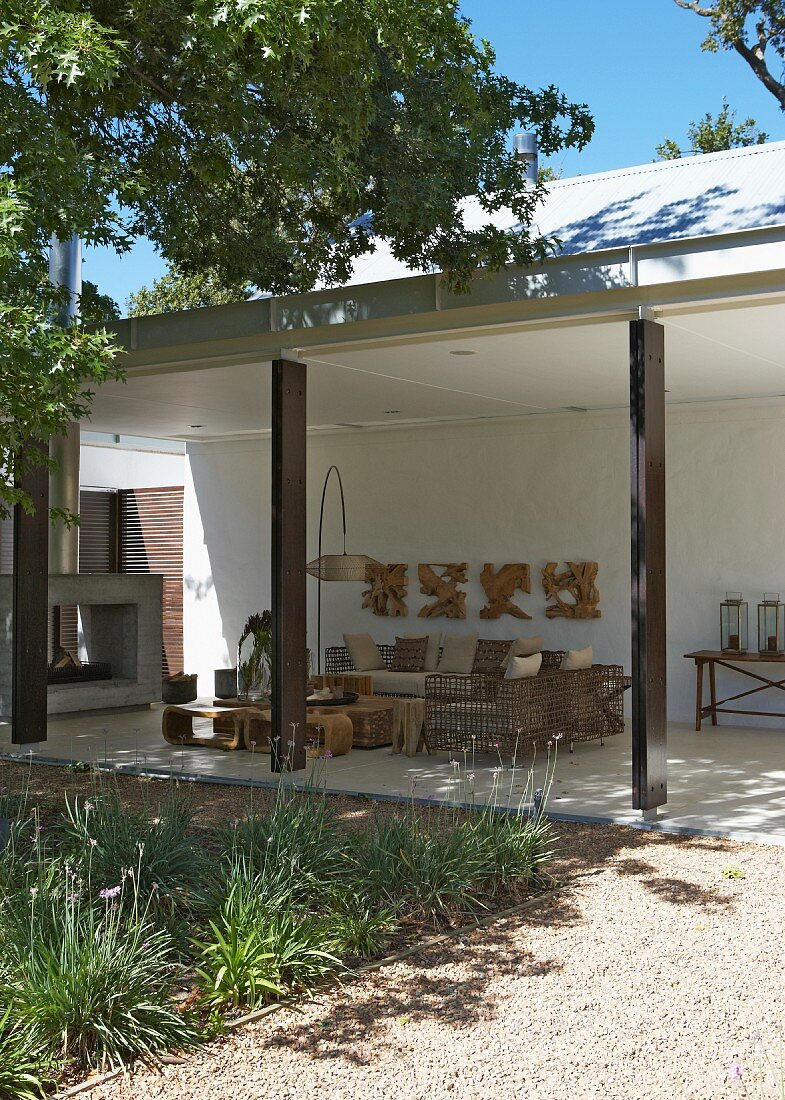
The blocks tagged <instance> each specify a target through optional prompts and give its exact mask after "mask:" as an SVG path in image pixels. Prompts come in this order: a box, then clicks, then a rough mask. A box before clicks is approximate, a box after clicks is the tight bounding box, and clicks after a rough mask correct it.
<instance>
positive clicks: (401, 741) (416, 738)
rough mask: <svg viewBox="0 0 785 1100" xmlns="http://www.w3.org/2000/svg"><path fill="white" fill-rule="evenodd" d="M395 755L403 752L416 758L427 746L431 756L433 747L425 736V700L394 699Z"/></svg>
mask: <svg viewBox="0 0 785 1100" xmlns="http://www.w3.org/2000/svg"><path fill="white" fill-rule="evenodd" d="M392 738H393V747H392V751H393V755H396V754H397V753H399V752H401V750H403V752H405V753H406V755H407V756H416V755H417V753H418V752H419V751H420V749H421V748H422V747H423V746H425V749H426V751H427V752H428V754H429V755H430V752H431V747H430V745H429V744H428V738H427V737H426V736H425V700H424V699H417V698H415V697H411V698H409V697H399V698H396V699H393V730H392Z"/></svg>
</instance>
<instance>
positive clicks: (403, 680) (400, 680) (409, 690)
mask: <svg viewBox="0 0 785 1100" xmlns="http://www.w3.org/2000/svg"><path fill="white" fill-rule="evenodd" d="M376 648H377V649H378V650H379V653H380V654H381V656H382V660H383V661H384V668H383V669H379V670H376V669H374V670H373V671H372V672H367V673H364V674H363V675H367V676H371V677H372V678H373V693H374V695H391V696H393V697H395V698H405V697H406V696H415V697H418V698H420V699H424V698H425V681H426V678H427V677H429V676H436V675H439V674H438V673H436V672H393V671H392V670H391V669H390V665H391V664H392V660H393V654H394V652H395V646H394V645H385V644H384V643H379V642H377V643H376ZM441 655H442V650H441V649H439V656H440V657H441ZM563 656H564V652H563V651H562V650H559V649H544V650H543V651H542V667H543V669H547V668H558V667H559V665H560V664H561V661H562V657H563ZM324 671H325V672H326V673H327V674H328V675H338V674H340V673H342V672H344V673H347V672H355V671H356V670H355V667H354V665H353V664H352V658H351V657H350V655H349V650H348V649H346V648H345V646H331V647H329V648H328V649H325V651H324ZM481 671H484V670H482V669H481V668H479V667H478V666H477V665H476V664H475V667H474V668H473V669H472V674H473V675H477V674H479V673H480V672H481ZM501 671H502V670H501V669H500V670H499V674H500V673H501ZM451 678H453V679H456V678H457V679H467V678H468V677H458V676H456V675H455V674H451Z"/></svg>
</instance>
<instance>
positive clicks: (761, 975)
mask: <svg viewBox="0 0 785 1100" xmlns="http://www.w3.org/2000/svg"><path fill="white" fill-rule="evenodd" d="M560 829H561V835H562V838H563V842H564V845H565V849H566V851H567V853H568V854H567V855H566V856H564V857H562V859H561V860H560V866H559V867H558V868H557V873H559V874H563V873H567V872H569V873H572V874H575V875H578V876H580V877H578V878H577V879H576V880H575V883H574V885H573V886H572V887H571V888H570V889H569V890H568V891H566V892H565V893H564V894H563V895H562V896H560V897H559V898H557V899H553V900H550V901H548V900H543V901H541V902H540V903H539V904H538V906H537V907H536V908H535V909H533V910H531V911H529V912H528V913H527V914H526V916H525V917H517V918H514V919H509V920H507V921H505V922H503V923H499V924H497V925H494V926H492V927H491V928H489V929H485V930H482V931H477V932H474V933H472V934H471V935H468V936H466V937H465V938H463V939H461V940H459V941H453V942H451V943H449V944H447V945H443V946H440V947H438V948H435V949H433V950H431V951H430V952H428V953H427V954H422V955H419V956H415V957H413V958H411V959H408V960H406V961H405V962H402V963H398V964H396V965H394V966H391V967H389V968H386V969H385V970H383V971H381V972H380V973H376V974H373V975H372V976H370V977H368V978H366V979H364V980H363V981H362V982H359V983H356V984H352V985H347V986H345V987H344V988H343V989H339V990H336V991H334V992H331V993H329V994H328V995H325V996H324V997H323V998H322V999H321V1000H320V1002H319V1003H317V1004H312V1005H309V1006H307V1007H306V1008H305V1011H304V1012H303V1013H294V1012H292V1011H290V1010H283V1011H281V1012H278V1013H274V1014H273V1015H271V1016H270V1017H268V1018H267V1019H265V1020H264V1021H262V1022H260V1023H258V1024H255V1025H252V1026H250V1027H248V1028H247V1029H244V1030H243V1031H241V1032H238V1033H237V1034H235V1035H233V1036H231V1037H229V1038H226V1039H223V1040H221V1041H219V1042H216V1043H213V1044H212V1045H211V1046H210V1047H208V1048H207V1049H206V1050H204V1051H203V1052H201V1053H200V1054H198V1055H195V1056H194V1057H192V1058H190V1059H189V1060H188V1062H187V1064H186V1065H183V1066H177V1067H167V1068H165V1069H164V1070H163V1071H162V1072H161V1073H160V1074H158V1073H150V1072H147V1071H141V1072H140V1073H137V1074H136V1075H134V1077H133V1078H132V1079H131V1080H130V1081H122V1080H117V1081H115V1082H112V1083H110V1084H107V1085H105V1086H102V1087H101V1088H99V1089H98V1090H97V1091H95V1092H93V1094H92V1095H93V1096H94V1097H96V1100H99V1098H100V1100H130V1098H133V1100H149V1098H153V1097H156V1098H159V1100H191V1098H197V1097H198V1098H200V1100H227V1098H231V1100H251V1098H254V1100H256V1098H262V1097H264V1098H265V1100H279V1098H280V1100H283V1098H287V1100H289V1098H294V1097H297V1098H298V1100H301V1098H303V1100H305V1098H307V1100H310V1098H330V1100H333V1098H335V1100H343V1098H346V1100H349V1098H352V1100H354V1098H358V1100H359V1098H362V1100H367V1098H368V1097H372V1098H373V1100H384V1098H387V1097H389V1098H390V1100H393V1098H394V1100H421V1098H422V1100H426V1098H427V1100H441V1098H443V1097H444V1098H446V1097H450V1098H455V1097H465V1098H469V1097H471V1098H480V1097H483V1098H485V1097H488V1098H491V1100H508V1098H509V1100H512V1098H516V1100H518V1098H521V1097H527V1098H528V1097H534V1096H537V1097H538V1098H545V1100H561V1098H570V1100H581V1098H584V1097H585V1098H589V1097H605V1098H612V1100H660V1098H663V1100H665V1098H668V1100H672V1098H674V1097H695V1098H698V1097H700V1098H701V1100H703V1098H715V1097H723V1096H731V1095H733V1096H739V1095H742V1096H756V1097H757V1096H774V1095H778V1096H779V1095H780V1093H779V1092H777V1091H776V1090H775V1085H774V1080H775V1079H776V1078H777V1077H778V1076H779V1070H780V1065H781V1059H780V1041H781V1037H782V1036H783V1035H785V1026H784V1025H785V1019H784V1017H785V1002H783V997H782V973H781V957H782V952H783V937H782V931H783V919H782V915H783V911H785V849H782V848H774V847H771V848H770V847H765V846H755V845H737V844H730V843H728V842H723V841H717V840H710V839H689V840H679V839H674V838H670V837H667V836H663V835H661V834H659V835H658V834H651V833H648V834H647V833H641V832H636V831H634V830H630V829H623V828H617V827H607V828H606V827H598V826H564V827H560ZM728 868H739V869H740V870H742V871H743V872H744V873H745V877H744V878H743V879H742V878H736V879H729V878H726V877H724V875H723V870H726V869H728ZM733 1067H738V1068H739V1070H740V1072H741V1079H740V1080H737V1081H734V1080H733V1076H734V1074H735V1073H736V1072H737V1070H736V1069H734V1068H733ZM762 1077H763V1078H765V1079H764V1080H761V1078H762Z"/></svg>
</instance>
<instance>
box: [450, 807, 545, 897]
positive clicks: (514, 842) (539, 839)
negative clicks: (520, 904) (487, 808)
mask: <svg viewBox="0 0 785 1100" xmlns="http://www.w3.org/2000/svg"><path fill="white" fill-rule="evenodd" d="M459 831H460V833H461V834H462V835H463V836H464V837H465V839H466V843H467V845H468V846H469V847H470V848H472V849H473V850H476V851H478V852H479V853H480V854H481V859H480V868H479V875H478V877H479V880H480V881H482V882H484V883H485V885H486V886H490V887H491V888H493V887H494V886H505V887H512V886H525V885H528V884H529V883H530V882H531V881H532V879H533V878H534V877H535V875H536V874H537V872H538V870H539V869H540V868H541V867H542V866H543V865H544V864H545V863H546V862H547V861H548V860H549V859H550V858H551V855H552V842H553V833H552V829H551V826H550V824H549V822H548V821H547V820H546V819H545V818H542V817H539V818H530V817H523V816H522V815H520V814H512V813H491V812H488V813H483V814H482V815H481V816H480V817H479V818H477V819H476V820H473V821H468V822H466V823H464V824H463V825H462V826H461V827H460V829H459Z"/></svg>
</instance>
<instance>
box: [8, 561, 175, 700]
mask: <svg viewBox="0 0 785 1100" xmlns="http://www.w3.org/2000/svg"><path fill="white" fill-rule="evenodd" d="M11 581H12V578H11V577H10V576H0V621H4V620H5V619H6V617H7V616H9V615H10V611H11V592H12V589H11ZM49 605H50V606H51V607H56V606H62V607H73V606H78V608H79V624H80V628H79V658H80V659H81V660H83V661H90V662H101V663H108V664H109V665H111V678H110V679H97V680H86V681H78V680H77V681H76V682H72V683H50V684H49V686H48V689H47V699H48V707H47V709H48V712H49V714H68V713H74V712H79V711H95V710H108V709H115V708H119V707H144V706H149V704H150V703H154V702H158V701H159V700H160V698H161V644H162V608H163V578H162V577H160V576H158V575H155V574H131V573H81V574H67V575H62V576H50V577H49ZM7 665H8V662H0V712H3V711H7V703H8V701H9V698H10V669H8V668H7V667H6V666H7Z"/></svg>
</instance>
